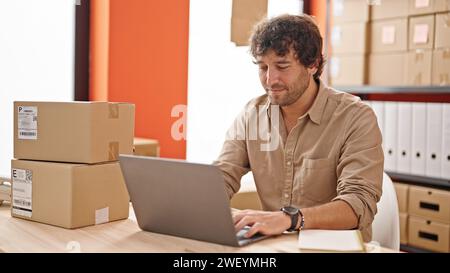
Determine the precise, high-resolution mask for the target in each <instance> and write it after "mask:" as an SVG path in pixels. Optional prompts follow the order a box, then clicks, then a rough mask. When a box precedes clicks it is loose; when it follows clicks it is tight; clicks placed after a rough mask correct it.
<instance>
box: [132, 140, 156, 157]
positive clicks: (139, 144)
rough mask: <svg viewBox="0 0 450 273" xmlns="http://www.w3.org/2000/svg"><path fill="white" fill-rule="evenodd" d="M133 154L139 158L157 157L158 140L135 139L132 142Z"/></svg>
mask: <svg viewBox="0 0 450 273" xmlns="http://www.w3.org/2000/svg"><path fill="white" fill-rule="evenodd" d="M133 154H134V155H140V156H154V157H159V142H158V140H156V139H148V138H141V137H135V138H134V140H133Z"/></svg>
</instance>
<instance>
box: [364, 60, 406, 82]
mask: <svg viewBox="0 0 450 273" xmlns="http://www.w3.org/2000/svg"><path fill="white" fill-rule="evenodd" d="M406 58H407V52H401V53H379V54H370V55H369V79H368V81H369V84H370V85H379V86H401V85H405V83H406V67H405V66H406Z"/></svg>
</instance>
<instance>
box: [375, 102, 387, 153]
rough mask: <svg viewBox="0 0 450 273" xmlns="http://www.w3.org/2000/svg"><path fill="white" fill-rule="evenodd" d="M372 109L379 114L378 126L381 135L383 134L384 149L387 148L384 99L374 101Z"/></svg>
mask: <svg viewBox="0 0 450 273" xmlns="http://www.w3.org/2000/svg"><path fill="white" fill-rule="evenodd" d="M372 109H373V111H374V112H375V115H376V116H377V121H378V127H380V131H381V135H382V136H383V149H384V148H385V146H384V143H385V140H384V138H385V136H384V134H385V133H384V102H382V101H372Z"/></svg>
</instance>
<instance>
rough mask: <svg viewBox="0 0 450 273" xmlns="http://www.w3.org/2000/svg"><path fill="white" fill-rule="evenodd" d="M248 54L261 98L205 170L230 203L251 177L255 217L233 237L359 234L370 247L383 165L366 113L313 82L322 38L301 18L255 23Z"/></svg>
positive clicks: (351, 99)
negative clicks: (216, 176) (215, 175)
mask: <svg viewBox="0 0 450 273" xmlns="http://www.w3.org/2000/svg"><path fill="white" fill-rule="evenodd" d="M251 53H252V55H253V57H254V59H255V60H254V61H255V63H256V65H257V66H258V69H259V77H260V80H261V84H262V86H263V88H264V89H265V91H266V94H265V95H263V96H260V97H258V98H255V99H253V100H251V101H250V102H249V103H248V104H247V105H246V107H245V109H244V111H243V112H242V113H241V114H240V115H239V116H238V117H237V118H236V120H235V124H234V126H233V127H232V128H231V129H230V130H229V131H228V134H227V139H226V141H225V143H224V145H223V149H222V152H221V154H220V156H219V158H218V159H217V160H216V161H215V162H214V164H215V165H216V166H218V167H219V168H220V169H221V170H222V172H223V174H224V177H225V181H226V188H227V191H228V195H229V197H230V198H231V197H232V196H233V194H234V193H236V192H237V191H238V190H239V187H240V179H241V177H242V176H243V175H244V174H245V173H247V172H248V171H252V172H253V177H254V179H255V183H256V188H257V190H258V195H259V197H260V200H261V203H262V207H263V209H264V211H254V210H245V211H241V212H239V213H236V214H234V216H233V217H234V221H235V227H236V229H237V230H239V229H241V228H242V227H244V226H246V225H249V226H251V229H250V230H249V231H248V232H247V236H249V237H250V236H252V235H253V234H255V233H257V232H260V233H263V234H280V233H282V232H284V231H296V230H301V229H359V230H361V232H362V235H363V239H364V241H366V242H367V241H370V240H371V236H372V232H371V224H372V221H373V218H374V215H375V214H376V212H377V207H376V203H377V202H378V201H379V199H380V196H381V185H382V177H383V161H384V157H383V150H382V147H381V133H380V130H379V128H378V124H377V120H376V116H375V115H374V113H373V111H372V110H371V108H370V107H369V106H367V105H366V104H364V103H363V102H361V100H360V99H359V98H358V97H355V96H353V95H350V94H347V93H344V92H339V91H336V90H334V89H332V88H329V87H327V86H326V85H325V84H324V83H323V82H322V81H321V80H320V75H321V73H322V68H323V63H324V60H323V55H322V38H321V36H320V32H319V29H318V28H317V25H316V24H315V23H314V22H313V20H312V19H311V18H310V17H308V16H306V15H305V16H292V15H283V16H279V17H275V18H273V19H270V20H266V21H263V22H261V23H259V24H258V25H257V26H256V28H255V30H254V33H253V35H252V37H251ZM255 127H257V128H255ZM262 127H264V128H262ZM236 130H237V131H236ZM236 132H237V136H236ZM261 132H263V133H261ZM268 134H270V137H267V135H268ZM255 136H256V137H255Z"/></svg>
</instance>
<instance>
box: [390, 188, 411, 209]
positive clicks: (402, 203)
mask: <svg viewBox="0 0 450 273" xmlns="http://www.w3.org/2000/svg"><path fill="white" fill-rule="evenodd" d="M394 187H395V193H396V194H397V202H398V211H399V212H403V213H407V212H408V190H409V185H408V184H403V183H398V182H395V183H394Z"/></svg>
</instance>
